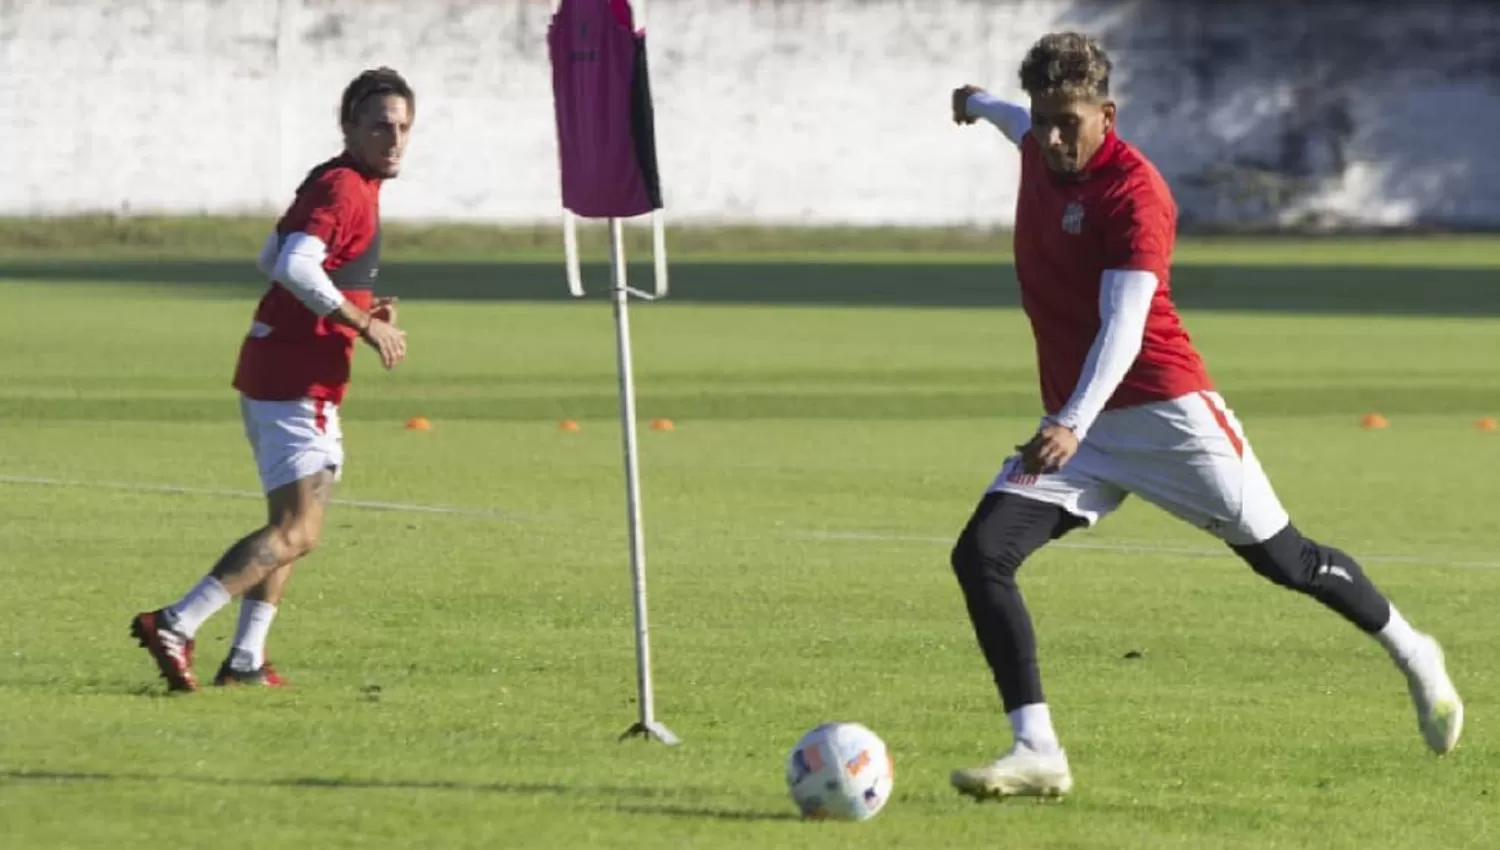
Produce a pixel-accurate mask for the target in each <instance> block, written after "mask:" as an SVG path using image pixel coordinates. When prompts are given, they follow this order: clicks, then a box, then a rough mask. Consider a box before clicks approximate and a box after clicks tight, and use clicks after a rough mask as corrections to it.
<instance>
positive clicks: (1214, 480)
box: [989, 392, 1290, 545]
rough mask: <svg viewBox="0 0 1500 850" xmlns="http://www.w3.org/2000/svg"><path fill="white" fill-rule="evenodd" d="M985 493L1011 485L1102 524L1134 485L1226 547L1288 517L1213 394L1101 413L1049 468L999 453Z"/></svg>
mask: <svg viewBox="0 0 1500 850" xmlns="http://www.w3.org/2000/svg"><path fill="white" fill-rule="evenodd" d="M989 492H1005V493H1015V494H1017V495H1019V496H1025V497H1026V498H1028V499H1035V500H1037V501H1040V502H1046V503H1048V504H1053V505H1058V506H1059V507H1062V508H1063V509H1064V510H1067V511H1068V512H1069V513H1071V514H1073V515H1075V516H1078V517H1080V518H1082V519H1083V520H1085V521H1087V522H1088V523H1089V525H1093V524H1094V523H1096V522H1098V521H1099V520H1100V519H1101V518H1102V517H1104V516H1105V515H1106V514H1108V513H1110V512H1111V511H1113V510H1114V509H1115V508H1118V507H1119V506H1120V503H1122V502H1123V501H1125V497H1126V496H1127V495H1129V494H1131V493H1134V494H1136V495H1137V496H1140V497H1141V498H1142V499H1145V500H1146V501H1148V502H1150V503H1152V504H1154V505H1156V506H1157V507H1160V508H1162V509H1164V510H1166V511H1167V512H1168V513H1170V514H1172V515H1173V516H1176V517H1178V518H1180V519H1182V520H1185V521H1187V522H1189V523H1191V524H1193V525H1195V526H1198V527H1199V528H1202V529H1204V530H1205V531H1207V532H1209V533H1210V534H1213V535H1214V536H1216V537H1218V538H1220V539H1222V540H1224V541H1225V542H1227V543H1230V544H1232V545H1244V544H1249V543H1260V542H1262V541H1264V540H1267V539H1269V538H1270V537H1272V536H1273V535H1275V534H1276V533H1277V532H1278V531H1281V530H1282V529H1283V528H1285V527H1286V525H1287V523H1288V522H1289V521H1290V519H1289V518H1288V516H1287V513H1286V510H1285V509H1283V508H1282V506H1281V502H1280V500H1278V499H1277V498H1276V492H1275V490H1273V489H1272V488H1271V482H1270V481H1269V480H1268V479H1267V478H1266V473H1265V471H1264V470H1262V469H1261V466H1260V462H1259V461H1257V460H1256V459H1255V453H1254V452H1253V451H1252V450H1251V449H1250V441H1249V440H1247V439H1245V433H1244V430H1243V429H1242V428H1241V427H1240V423H1239V421H1238V420H1236V419H1235V417H1234V414H1233V413H1232V412H1231V411H1230V410H1229V408H1228V407H1226V406H1225V405H1224V400H1223V399H1222V398H1220V397H1219V394H1218V393H1212V392H1199V393H1192V394H1190V395H1185V396H1180V397H1178V398H1175V399H1172V400H1171V401H1163V402H1157V403H1154V404H1146V405H1141V406H1138V407H1128V408H1123V409H1120V410H1110V411H1106V412H1104V413H1103V414H1101V415H1100V416H1099V418H1098V420H1097V421H1096V422H1095V423H1094V427H1093V428H1092V429H1091V430H1090V431H1089V432H1088V434H1087V436H1085V437H1084V440H1083V443H1082V444H1080V445H1079V447H1078V453H1077V454H1076V455H1074V456H1073V459H1072V460H1070V461H1068V462H1067V463H1066V464H1065V465H1064V466H1063V468H1062V469H1061V470H1059V471H1058V472H1055V473H1051V474H1047V475H1027V474H1025V473H1024V472H1022V471H1021V466H1020V456H1019V455H1015V456H1012V457H1010V458H1008V459H1007V460H1006V461H1005V465H1004V466H1002V467H1001V468H1000V474H999V475H997V476H996V477H995V480H994V483H992V484H991V485H990V488H989Z"/></svg>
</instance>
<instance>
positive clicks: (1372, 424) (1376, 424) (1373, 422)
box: [1359, 413, 1391, 428]
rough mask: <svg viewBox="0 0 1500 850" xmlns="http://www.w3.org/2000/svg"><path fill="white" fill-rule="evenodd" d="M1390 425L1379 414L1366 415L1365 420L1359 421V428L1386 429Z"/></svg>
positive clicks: (1389, 422) (1388, 421)
mask: <svg viewBox="0 0 1500 850" xmlns="http://www.w3.org/2000/svg"><path fill="white" fill-rule="evenodd" d="M1390 424H1391V421H1390V420H1389V419H1386V418H1385V417H1384V416H1381V415H1380V414H1379V413H1366V414H1365V418H1363V419H1361V420H1360V421H1359V425H1360V427H1361V428H1386V427H1389V426H1390Z"/></svg>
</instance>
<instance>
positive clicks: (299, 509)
mask: <svg viewBox="0 0 1500 850" xmlns="http://www.w3.org/2000/svg"><path fill="white" fill-rule="evenodd" d="M415 111H416V100H415V97H414V96H413V94H412V90H411V87H410V86H408V85H407V83H406V81H405V80H404V79H402V78H401V75H400V74H398V73H396V72H395V71H393V70H391V69H389V68H379V69H375V70H370V71H365V72H364V73H362V74H360V75H359V76H358V77H356V78H355V79H354V80H353V81H352V82H350V83H349V85H348V87H346V88H345V89H344V93H343V98H342V102H341V104H340V109H339V120H340V124H341V127H342V130H343V136H344V150H343V152H342V153H341V154H339V155H338V156H336V157H334V158H332V159H330V160H328V161H326V162H324V163H322V164H320V165H318V166H317V167H315V168H314V169H312V171H311V172H310V173H309V174H308V175H307V177H306V178H305V179H304V180H303V181H302V184H301V185H300V186H299V187H298V188H297V192H296V198H295V199H294V200H293V201H292V203H291V206H290V207H289V208H288V209H287V211H286V213H285V214H284V215H283V216H282V217H281V219H280V220H279V221H278V222H277V224H276V228H275V230H274V231H273V232H272V233H271V235H270V236H269V237H268V238H267V240H266V243H265V247H264V248H262V249H261V253H260V257H259V259H258V261H257V265H258V266H259V267H260V269H261V271H263V272H264V273H265V274H266V275H267V276H268V277H269V278H270V280H271V283H270V286H269V288H268V290H267V291H266V293H265V296H264V297H262V298H261V300H260V304H259V306H258V307H257V308H256V310H255V318H254V321H252V322H251V323H250V332H249V334H248V335H247V336H246V337H245V340H244V342H243V343H242V345H241V347H240V354H239V363H238V365H237V368H236V369H235V374H234V381H233V384H234V387H235V389H237V390H238V391H239V393H240V412H241V414H242V417H243V419H244V425H245V435H246V436H247V437H248V438H249V441H250V450H251V453H252V454H253V455H254V457H255V462H256V465H257V467H258V468H259V471H260V480H261V486H262V488H263V489H264V491H265V493H266V507H267V514H268V516H267V521H266V524H265V525H264V526H262V527H261V528H258V529H256V530H255V531H252V532H250V533H249V534H248V535H246V536H245V537H244V538H242V539H241V540H240V541H239V542H238V543H235V544H234V545H233V546H231V547H229V550H228V551H227V552H225V553H224V555H223V556H222V557H221V558H219V562H218V563H217V564H215V565H214V567H213V569H212V570H211V571H210V572H209V574H208V575H206V576H204V577H203V579H202V580H201V581H199V582H198V583H197V585H195V586H194V587H193V588H192V589H191V590H190V591H188V593H187V595H186V596H184V597H182V599H180V600H178V601H177V602H175V603H173V604H171V605H168V606H167V607H165V608H159V609H157V610H155V611H148V612H145V613H142V614H139V615H137V616H136V617H135V619H134V620H132V621H131V624H130V630H131V634H133V635H134V636H135V638H136V639H137V640H138V641H139V642H140V644H141V646H143V647H145V649H146V651H148V652H149V653H150V654H151V657H152V659H153V660H154V661H155V662H156V665H157V667H158V668H159V669H160V671H161V675H162V677H163V678H165V679H166V681H167V686H168V688H169V689H170V690H174V691H192V690H196V689H197V687H198V680H197V677H196V676H195V675H194V673H193V636H194V634H195V633H196V632H197V631H198V628H199V627H200V626H202V625H203V623H204V621H206V620H207V619H208V618H209V617H211V616H213V615H214V614H215V613H216V612H217V611H219V610H220V609H221V608H224V607H225V606H226V605H228V604H229V603H230V601H231V600H232V599H233V598H235V597H242V601H241V603H240V617H239V627H238V628H237V629H236V631H235V635H234V642H233V645H232V647H231V649H230V652H229V655H228V657H227V658H225V659H224V663H223V664H222V665H221V666H220V668H219V672H218V674H217V675H216V676H215V677H214V684H216V685H233V684H248V685H262V686H273V687H274V686H278V685H281V684H283V681H282V679H281V677H280V676H278V675H277V673H276V670H275V668H274V667H272V666H271V664H270V662H269V661H267V660H266V636H267V634H268V633H269V631H270V628H271V621H272V619H273V618H274V617H275V616H276V606H277V603H279V602H280V600H281V597H282V594H283V593H284V592H285V590H286V584H287V581H288V579H290V578H291V575H292V565H293V564H294V563H296V561H297V560H298V559H299V558H301V557H302V556H303V555H306V554H307V553H309V552H311V551H312V550H313V548H314V547H315V546H316V545H317V542H318V535H319V533H320V532H321V530H322V527H323V511H324V508H325V506H326V505H327V504H328V501H329V498H330V496H331V494H332V492H333V486H334V482H335V481H337V480H338V479H339V477H340V474H341V471H342V469H343V465H344V448H343V436H342V432H341V430H340V427H339V406H340V405H341V404H342V403H343V400H344V394H345V392H346V390H347V388H348V385H349V373H350V367H351V365H352V362H353V359H354V340H355V338H356V337H358V338H360V339H362V340H364V341H365V342H366V343H367V344H368V345H369V346H370V347H371V348H373V349H374V350H375V351H376V352H377V353H378V354H379V356H380V362H381V365H382V366H384V367H385V368H386V369H392V368H394V367H395V366H396V364H398V363H400V362H401V361H402V359H404V358H405V356H406V334H405V332H403V331H401V330H399V329H398V328H397V327H396V303H395V299H394V298H375V297H374V286H375V280H376V276H377V274H378V272H379V270H380V187H381V184H382V183H383V182H384V181H386V180H389V179H391V178H393V177H395V176H396V175H397V173H398V172H399V171H400V168H401V156H402V153H403V152H404V151H405V149H406V143H407V140H408V138H409V137H410V135H411V129H412V119H413V116H414V114H415Z"/></svg>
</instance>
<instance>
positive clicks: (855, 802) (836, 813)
mask: <svg viewBox="0 0 1500 850" xmlns="http://www.w3.org/2000/svg"><path fill="white" fill-rule="evenodd" d="M895 781H896V774H895V767H894V765H893V764H892V763H891V756H890V753H889V752H887V751H886V748H885V742H884V741H882V740H880V736H879V735H876V734H875V733H874V732H871V731H870V730H869V729H866V728H865V727H864V726H861V725H860V724H858V723H824V724H823V725H821V726H819V727H817V728H816V729H813V730H812V731H810V732H808V733H807V734H806V735H803V736H802V740H800V741H798V742H797V746H795V747H793V748H792V752H791V755H789V756H787V760H786V784H787V788H788V790H790V791H791V793H792V799H793V800H795V801H796V803H797V807H798V808H799V809H801V810H802V814H803V815H804V816H805V817H809V818H816V819H820V820H821V819H827V820H855V821H858V820H869V819H870V818H873V817H875V815H877V814H879V813H880V810H881V809H882V808H884V807H885V803H886V801H887V800H889V799H890V798H891V788H892V786H893V785H894V784H895Z"/></svg>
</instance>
